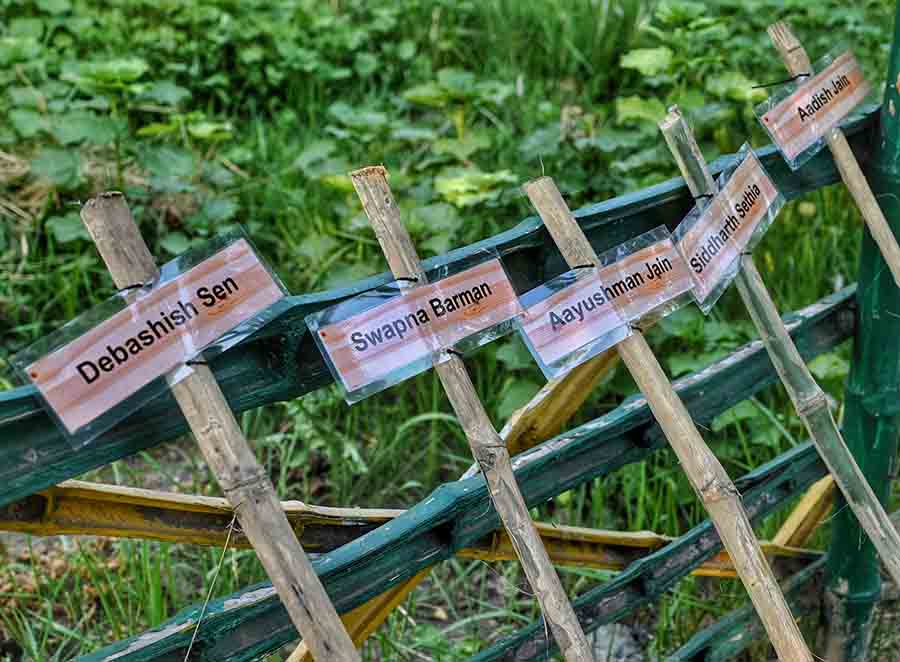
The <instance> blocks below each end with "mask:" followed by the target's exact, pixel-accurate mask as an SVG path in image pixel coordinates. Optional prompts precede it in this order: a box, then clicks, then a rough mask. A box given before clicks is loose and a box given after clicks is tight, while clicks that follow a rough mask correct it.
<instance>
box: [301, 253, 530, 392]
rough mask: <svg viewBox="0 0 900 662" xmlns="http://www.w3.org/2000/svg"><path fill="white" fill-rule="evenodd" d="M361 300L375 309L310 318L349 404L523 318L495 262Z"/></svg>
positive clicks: (330, 312) (311, 316) (317, 340)
mask: <svg viewBox="0 0 900 662" xmlns="http://www.w3.org/2000/svg"><path fill="white" fill-rule="evenodd" d="M398 295H399V296H398ZM359 298H360V299H371V300H372V302H373V304H374V305H372V306H371V307H368V309H367V310H365V311H364V312H360V313H357V314H354V315H351V316H347V317H343V316H342V315H341V314H340V312H339V311H338V310H336V309H337V308H339V307H335V309H329V310H326V311H322V312H320V313H315V314H313V315H310V316H308V317H307V320H306V321H307V325H308V326H309V328H310V330H311V331H312V332H313V333H314V334H315V338H316V342H317V343H318V344H319V347H320V349H321V350H322V351H323V354H324V355H325V356H326V358H327V360H328V364H329V367H330V368H331V370H332V372H333V373H334V375H335V378H336V379H337V380H338V381H339V383H340V384H341V385H342V386H343V388H344V390H345V392H346V395H347V399H348V400H349V401H350V402H355V401H357V400H359V399H362V398H364V397H366V396H367V395H370V394H371V393H374V392H376V391H380V390H382V389H384V388H387V387H388V386H390V385H392V384H396V383H398V382H399V381H402V380H403V379H406V378H407V377H410V376H412V375H414V374H417V373H419V372H422V371H423V370H426V369H428V368H429V367H431V365H432V364H433V361H434V360H440V357H439V356H438V355H439V354H440V352H441V351H442V350H444V349H446V348H449V347H453V346H454V345H457V344H458V343H460V342H461V341H464V340H466V341H467V340H468V339H470V338H471V336H473V335H478V334H482V333H483V332H485V331H487V330H489V329H491V328H492V327H496V326H497V325H498V324H501V323H503V322H505V321H507V320H509V319H511V318H513V317H515V316H517V315H519V314H520V313H521V306H520V305H519V301H518V298H517V297H516V293H515V291H514V290H513V288H512V285H511V284H510V282H509V279H508V278H507V275H506V272H505V271H504V269H503V265H502V264H501V262H500V260H499V259H498V258H496V257H491V259H488V260H486V261H484V262H481V263H480V264H478V265H476V266H473V267H470V268H468V269H466V270H464V271H461V272H459V273H457V274H454V275H452V276H448V277H446V278H443V279H441V280H438V281H435V282H433V283H431V284H429V285H422V286H419V287H411V288H405V289H403V290H401V291H399V292H396V293H393V294H392V293H390V292H387V291H385V292H383V293H378V292H376V293H373V294H364V295H361V297H359ZM361 305H366V304H364V303H361ZM493 337H496V336H490V337H488V336H484V337H480V339H477V340H476V344H481V341H482V340H483V341H484V342H487V341H488V340H491V339H493Z"/></svg>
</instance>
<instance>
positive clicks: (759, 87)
mask: <svg viewBox="0 0 900 662" xmlns="http://www.w3.org/2000/svg"><path fill="white" fill-rule="evenodd" d="M806 76H812V74H810V73H805V74H797V75H796V76H792V77H791V78H785V79H784V80H777V81H775V82H774V83H763V84H762V85H754V86H753V87H751V88H750V89H751V90H760V89H762V88H764V87H774V86H776V85H783V84H784V83H792V82H794V81H795V80H797V79H798V78H804V77H806Z"/></svg>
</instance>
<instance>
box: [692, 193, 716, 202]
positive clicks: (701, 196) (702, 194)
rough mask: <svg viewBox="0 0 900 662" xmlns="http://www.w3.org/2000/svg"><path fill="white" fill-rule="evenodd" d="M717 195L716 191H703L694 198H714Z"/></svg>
mask: <svg viewBox="0 0 900 662" xmlns="http://www.w3.org/2000/svg"><path fill="white" fill-rule="evenodd" d="M714 197H716V196H715V194H714V193H701V194H700V195H695V196H694V200H702V199H704V198H714Z"/></svg>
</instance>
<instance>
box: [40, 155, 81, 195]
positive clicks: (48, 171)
mask: <svg viewBox="0 0 900 662" xmlns="http://www.w3.org/2000/svg"><path fill="white" fill-rule="evenodd" d="M80 165H81V162H80V159H79V157H78V152H76V151H75V150H71V149H44V150H42V151H41V153H40V154H38V156H37V158H35V159H34V160H33V161H32V162H31V172H32V173H34V174H35V175H37V176H38V177H43V178H45V179H49V180H50V181H51V182H52V183H53V184H54V185H55V186H57V187H59V188H75V187H76V186H77V185H78V180H79V170H80Z"/></svg>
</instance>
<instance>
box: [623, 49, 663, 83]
mask: <svg viewBox="0 0 900 662" xmlns="http://www.w3.org/2000/svg"><path fill="white" fill-rule="evenodd" d="M619 64H620V65H621V66H622V67H624V68H625V69H637V70H638V71H639V72H641V73H642V74H643V75H644V76H655V75H657V74H660V73H662V72H664V71H668V70H669V67H670V66H672V50H671V49H670V48H668V47H666V46H659V47H658V48H636V49H634V50H631V51H628V52H627V53H625V55H623V56H622V59H621V60H620V61H619Z"/></svg>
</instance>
